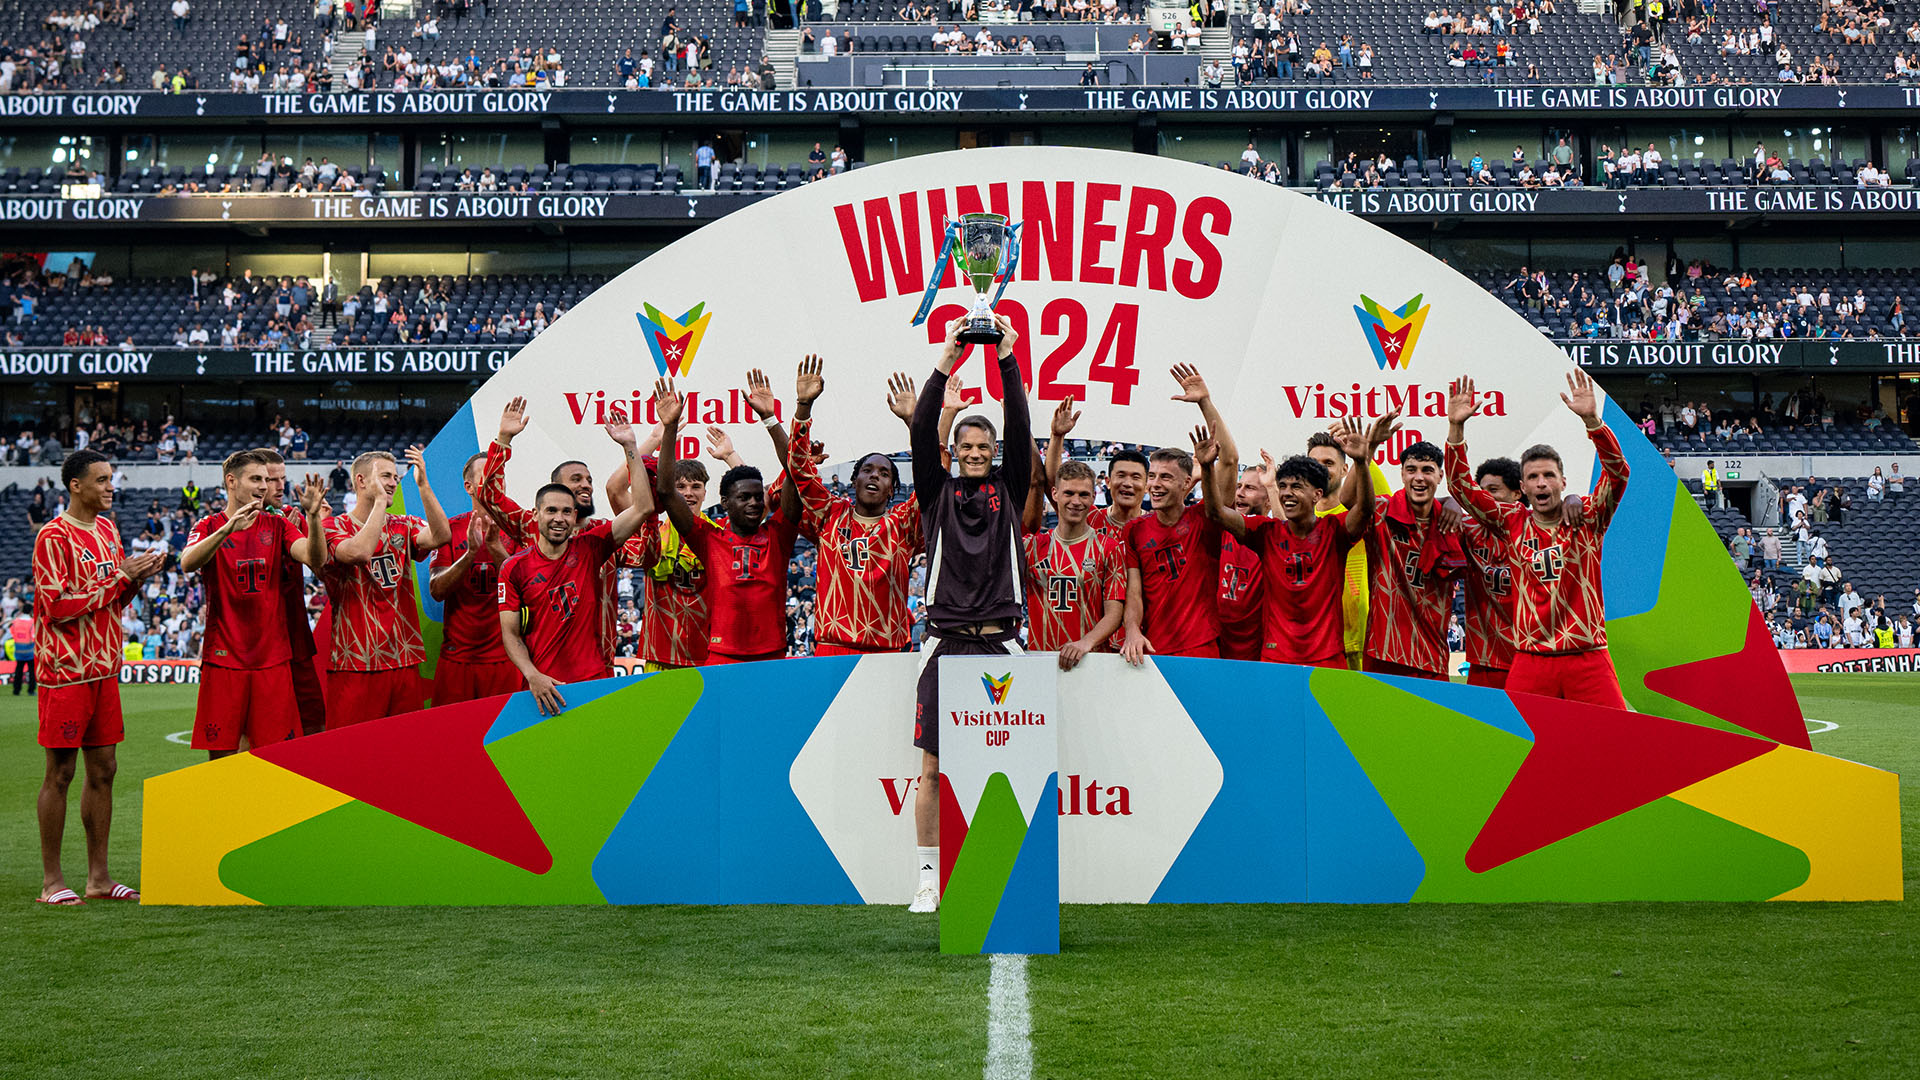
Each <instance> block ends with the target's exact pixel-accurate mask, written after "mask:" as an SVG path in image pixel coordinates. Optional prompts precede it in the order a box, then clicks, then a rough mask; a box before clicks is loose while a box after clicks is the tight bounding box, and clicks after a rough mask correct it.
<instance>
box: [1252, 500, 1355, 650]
mask: <svg viewBox="0 0 1920 1080" xmlns="http://www.w3.org/2000/svg"><path fill="white" fill-rule="evenodd" d="M1247 528H1248V529H1250V530H1251V532H1249V533H1248V535H1247V546H1248V547H1250V548H1253V549H1254V550H1256V551H1258V552H1259V553H1260V562H1261V578H1262V579H1263V583H1264V586H1265V587H1264V588H1263V589H1262V590H1261V595H1262V598H1263V602H1262V604H1261V608H1260V637H1261V649H1260V659H1262V660H1266V661H1270V662H1273V663H1277V664H1316V663H1319V662H1321V661H1323V660H1331V659H1333V658H1335V657H1339V656H1344V655H1345V654H1346V644H1345V626H1346V623H1345V620H1344V619H1343V618H1342V617H1341V608H1340V600H1341V590H1342V589H1343V587H1344V586H1345V585H1346V580H1347V552H1348V550H1349V549H1351V548H1352V547H1353V546H1354V545H1353V541H1351V540H1349V539H1347V530H1346V526H1345V520H1344V515H1338V514H1332V515H1320V516H1316V517H1315V518H1314V519H1313V528H1312V530H1311V531H1310V532H1308V533H1307V535H1305V536H1299V535H1296V534H1295V533H1294V531H1293V528H1292V527H1291V526H1289V525H1288V524H1287V521H1286V519H1285V518H1269V517H1248V518H1247Z"/></svg>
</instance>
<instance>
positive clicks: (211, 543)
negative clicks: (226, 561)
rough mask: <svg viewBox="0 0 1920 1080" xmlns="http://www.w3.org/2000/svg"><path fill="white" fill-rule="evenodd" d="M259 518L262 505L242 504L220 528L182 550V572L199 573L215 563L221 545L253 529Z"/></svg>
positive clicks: (229, 514)
mask: <svg viewBox="0 0 1920 1080" xmlns="http://www.w3.org/2000/svg"><path fill="white" fill-rule="evenodd" d="M259 517H260V504H259V503H258V502H257V501H256V502H245V503H241V504H240V505H239V506H236V507H234V508H233V509H232V510H231V511H230V512H229V513H228V514H227V520H226V521H225V522H223V523H222V524H221V526H220V527H219V528H217V529H213V530H210V531H208V532H207V534H206V535H204V536H202V537H201V538H200V539H198V540H195V541H193V542H192V543H190V544H188V545H187V546H186V547H184V548H182V549H180V569H181V571H182V572H184V573H188V574H192V573H196V572H198V571H199V570H200V569H201V568H202V567H204V566H206V565H207V564H208V563H210V562H212V561H213V556H214V553H215V552H217V551H219V550H220V545H222V544H224V543H226V542H227V537H229V536H232V535H233V534H234V533H237V532H245V531H246V530H248V529H251V528H253V523H254V522H255V521H256V520H258V519H259ZM196 531H197V530H196Z"/></svg>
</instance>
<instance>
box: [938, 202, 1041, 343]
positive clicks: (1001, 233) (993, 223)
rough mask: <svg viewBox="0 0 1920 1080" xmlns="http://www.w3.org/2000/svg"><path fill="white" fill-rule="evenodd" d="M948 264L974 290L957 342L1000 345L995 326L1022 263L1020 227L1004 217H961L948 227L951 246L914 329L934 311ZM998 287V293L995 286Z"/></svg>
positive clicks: (944, 255)
mask: <svg viewBox="0 0 1920 1080" xmlns="http://www.w3.org/2000/svg"><path fill="white" fill-rule="evenodd" d="M948 260H952V262H953V263H954V264H955V265H956V266H957V267H958V268H959V271H960V275H961V276H962V277H964V278H966V279H967V282H968V283H969V284H971V285H972V286H973V310H972V311H970V312H968V313H967V317H966V319H967V321H966V325H965V326H963V327H961V328H960V335H959V338H958V340H959V341H960V342H961V343H963V344H968V345H998V344H999V343H1000V339H1001V338H1002V337H1003V336H1004V335H1003V334H1001V333H1000V328H999V327H997V326H995V325H994V324H993V308H994V305H995V304H998V303H999V302H1000V296H1001V294H1002V293H1004V292H1006V291H1007V282H1008V281H1011V280H1012V279H1013V271H1014V268H1015V267H1016V266H1018V265H1019V263H1020V226H1019V225H1018V224H1015V223H1011V222H1009V221H1008V219H1007V216H1006V215H1005V214H962V215H961V216H960V220H959V221H949V222H947V232H946V244H945V247H944V249H943V250H942V251H941V253H940V259H939V261H938V262H937V263H936V264H935V266H934V268H933V278H932V280H930V281H928V282H927V295H926V296H925V297H924V298H923V299H922V300H921V302H920V310H919V313H918V314H916V315H915V316H914V317H913V325H915V326H919V325H920V324H921V323H922V322H924V321H926V318H927V315H928V313H929V312H931V311H932V310H933V302H934V296H935V294H937V293H938V292H939V291H940V279H941V278H943V277H945V276H946V271H947V263H948ZM996 282H998V288H997V289H996V287H995V283H996Z"/></svg>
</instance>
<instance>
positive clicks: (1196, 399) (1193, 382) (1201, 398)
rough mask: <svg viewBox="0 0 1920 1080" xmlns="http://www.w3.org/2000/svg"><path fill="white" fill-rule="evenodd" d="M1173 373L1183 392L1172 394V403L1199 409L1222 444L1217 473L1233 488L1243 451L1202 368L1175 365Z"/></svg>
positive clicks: (1202, 420) (1215, 467)
mask: <svg viewBox="0 0 1920 1080" xmlns="http://www.w3.org/2000/svg"><path fill="white" fill-rule="evenodd" d="M1171 371H1172V373H1173V378H1174V381H1175V382H1178V383H1179V384H1180V392H1179V393H1177V394H1175V395H1173V400H1175V401H1185V402H1188V403H1189V404H1193V405H1198V406H1200V421H1201V423H1203V424H1205V425H1206V427H1207V429H1208V430H1209V431H1212V432H1213V434H1214V438H1215V439H1216V440H1218V441H1219V443H1220V459H1219V460H1218V461H1216V462H1215V463H1214V465H1213V468H1214V471H1215V472H1218V473H1220V475H1221V479H1220V484H1221V486H1222V487H1226V488H1231V487H1232V486H1233V484H1234V483H1235V482H1236V481H1238V480H1239V479H1240V448H1239V447H1238V446H1236V445H1234V442H1233V435H1232V434H1231V433H1229V432H1228V431H1227V424H1226V421H1225V420H1222V419H1221V418H1220V410H1219V409H1216V408H1214V405H1213V392H1212V391H1211V390H1208V389H1207V380H1205V379H1203V378H1201V377H1200V369H1199V368H1196V367H1194V366H1193V365H1192V364H1175V365H1173V367H1172V369H1171Z"/></svg>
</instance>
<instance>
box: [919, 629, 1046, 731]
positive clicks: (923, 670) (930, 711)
mask: <svg viewBox="0 0 1920 1080" xmlns="http://www.w3.org/2000/svg"><path fill="white" fill-rule="evenodd" d="M1022 652H1023V650H1022V649H1021V648H1020V643H1019V642H1018V641H1015V640H1013V639H1012V638H1011V637H1008V638H1007V639H1006V640H1003V641H991V640H988V639H986V638H983V637H979V636H976V635H967V634H954V635H951V636H947V635H942V634H939V633H937V632H935V631H933V630H931V629H929V630H928V632H927V640H926V642H925V643H924V644H923V646H922V648H921V650H920V683H919V687H918V690H917V692H916V694H915V699H916V702H915V705H914V713H913V745H915V746H917V747H919V748H920V749H922V750H925V751H926V752H927V753H929V754H932V755H933V756H934V757H939V756H940V665H939V664H938V663H936V662H935V661H937V660H939V659H940V658H941V657H942V656H1019V655H1021V653H1022Z"/></svg>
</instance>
